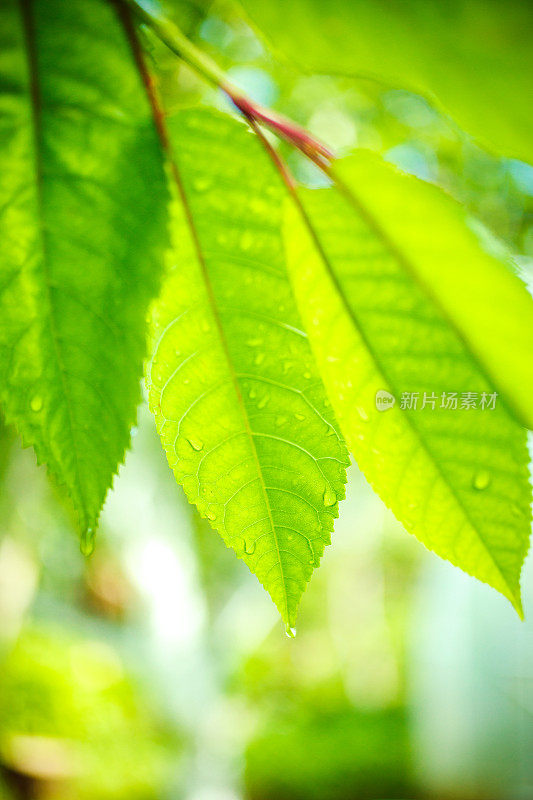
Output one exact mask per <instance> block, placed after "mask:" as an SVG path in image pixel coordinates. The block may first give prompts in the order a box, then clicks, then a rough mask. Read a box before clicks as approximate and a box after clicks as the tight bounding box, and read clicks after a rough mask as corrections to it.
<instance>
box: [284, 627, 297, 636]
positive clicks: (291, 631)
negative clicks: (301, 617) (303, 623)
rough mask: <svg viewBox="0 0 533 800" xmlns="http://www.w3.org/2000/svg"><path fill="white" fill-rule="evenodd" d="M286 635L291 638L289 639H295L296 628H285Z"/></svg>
mask: <svg viewBox="0 0 533 800" xmlns="http://www.w3.org/2000/svg"><path fill="white" fill-rule="evenodd" d="M285 634H286V635H287V636H288V637H289V639H294V637H295V636H296V628H291V626H290V625H287V627H286V628H285Z"/></svg>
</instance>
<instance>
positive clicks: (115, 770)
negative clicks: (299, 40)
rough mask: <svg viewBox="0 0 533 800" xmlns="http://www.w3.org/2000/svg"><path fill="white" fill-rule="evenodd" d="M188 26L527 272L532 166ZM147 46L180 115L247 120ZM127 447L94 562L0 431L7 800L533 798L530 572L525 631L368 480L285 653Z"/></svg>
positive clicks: (363, 92) (230, 63) (251, 41)
mask: <svg viewBox="0 0 533 800" xmlns="http://www.w3.org/2000/svg"><path fill="white" fill-rule="evenodd" d="M173 13H174V14H175V15H176V19H177V20H178V21H179V22H180V24H181V25H182V27H183V28H184V29H185V30H186V31H187V32H188V34H189V35H190V36H191V37H193V38H194V39H195V40H196V41H197V43H199V44H200V45H201V46H202V47H203V48H204V49H205V50H206V51H207V52H209V53H210V54H211V55H212V56H213V57H214V58H216V60H217V61H218V62H219V63H220V64H221V65H222V66H223V67H224V68H225V69H226V70H227V72H228V74H229V76H230V78H231V79H232V81H233V82H234V83H236V84H237V85H239V86H240V87H242V88H243V89H244V90H246V91H247V92H248V93H249V94H250V95H251V96H252V97H254V98H255V99H256V100H257V101H259V102H261V103H264V104H265V105H269V106H271V107H274V108H276V109H278V110H279V111H281V112H283V113H285V114H287V115H289V116H290V117H292V118H293V119H295V120H297V121H298V122H300V123H302V124H304V125H305V126H307V127H308V128H309V129H310V130H311V131H312V132H313V133H315V134H316V135H317V136H319V137H321V138H322V139H323V140H324V141H325V142H326V143H327V144H328V145H330V146H331V147H332V148H333V149H334V150H335V151H336V152H337V153H338V154H339V155H342V154H345V153H347V152H349V151H350V150H351V149H353V148H354V147H369V148H371V149H374V150H376V151H378V152H380V153H382V154H383V155H384V156H385V158H387V159H388V160H390V161H391V162H393V163H395V164H397V165H398V166H399V167H401V168H402V169H404V170H406V171H408V172H412V173H414V174H416V175H418V176H419V177H421V178H422V179H424V180H428V181H432V182H435V183H437V184H439V185H441V186H442V187H444V188H445V189H446V190H447V191H449V192H450V193H451V194H452V195H454V196H455V197H456V198H458V199H459V200H460V201H461V202H463V203H464V204H466V206H467V207H468V208H469V210H470V211H471V212H472V225H473V226H475V228H476V229H477V231H478V232H479V235H480V236H481V237H482V238H483V240H484V242H485V245H486V246H487V247H489V248H496V249H497V250H498V251H500V252H502V251H506V252H507V253H510V254H512V256H513V258H514V260H515V263H516V264H517V266H518V269H519V270H520V271H521V273H522V275H523V277H524V279H525V280H528V279H529V280H531V275H532V274H533V268H532V265H533V215H532V210H533V169H532V168H531V167H529V166H527V165H525V164H523V163H521V162H518V161H514V160H506V159H498V158H493V157H492V156H490V155H489V154H487V153H485V152H483V151H482V150H481V149H479V148H478V147H477V146H476V145H475V143H474V142H473V141H472V140H471V139H469V138H468V137H467V136H466V135H464V134H462V133H461V132H460V131H459V130H458V129H457V128H456V127H455V126H454V124H453V122H452V121H451V120H449V119H447V118H445V117H444V116H442V115H440V114H438V113H437V112H435V111H434V110H432V109H431V107H430V106H429V105H428V104H427V103H426V101H424V100H423V99H421V98H420V97H417V96H415V95H412V94H409V93H408V92H405V91H399V90H392V89H390V88H387V87H385V86H383V85H380V84H378V83H377V82H372V81H369V80H365V81H363V80H357V81H356V80H347V79H336V78H332V77H327V76H320V75H314V76H309V75H302V74H301V73H299V72H298V71H297V70H296V69H294V68H293V67H291V65H290V64H288V63H285V62H283V61H276V60H274V59H273V58H272V56H271V55H269V53H267V52H266V50H265V48H264V46H263V44H262V43H261V41H260V40H259V39H258V38H257V36H256V35H255V34H254V32H253V30H252V29H251V27H250V26H248V25H247V24H246V23H244V22H243V20H242V17H240V16H239V15H238V14H236V13H235V11H234V9H233V8H232V6H231V5H228V4H226V3H220V4H219V3H215V4H214V5H213V6H211V7H210V9H209V10H208V11H206V10H205V9H204V8H203V7H198V6H197V5H195V4H193V3H190V4H189V3H182V4H180V5H177V4H174V6H173ZM146 44H147V47H148V48H149V50H150V53H151V59H152V60H153V68H154V69H155V70H156V71H157V73H158V75H159V82H160V89H161V92H162V94H163V96H164V98H165V100H166V104H167V107H168V108H169V109H170V110H173V109H175V108H178V107H180V106H182V105H189V104H196V103H203V104H206V105H215V106H218V107H222V108H225V109H226V110H228V111H231V109H229V107H228V105H227V102H226V101H225V100H224V99H223V97H222V96H221V95H220V94H217V93H216V92H215V91H214V90H211V89H209V88H206V87H205V85H204V84H202V83H201V82H200V80H199V79H198V78H197V77H195V76H194V75H193V74H192V73H191V72H190V71H189V70H188V68H186V67H184V66H182V65H180V64H179V63H178V62H177V61H176V59H175V57H174V56H172V55H170V54H169V53H167V52H165V51H164V49H163V48H162V46H161V45H159V44H158V43H156V42H155V41H153V40H152V39H151V38H150V37H149V35H148V34H147V40H146ZM281 150H282V152H283V153H284V155H285V156H286V157H287V159H288V161H289V164H290V166H291V168H292V170H293V171H294V173H295V174H296V175H297V176H298V178H299V179H300V180H301V181H303V182H304V183H307V184H309V185H311V186H314V185H320V184H321V183H322V182H323V178H322V176H321V175H320V174H319V173H318V172H317V171H316V170H315V168H314V167H312V166H311V165H310V164H309V163H307V162H306V161H305V160H304V159H303V158H302V157H301V156H299V155H298V154H296V153H294V152H291V151H290V149H289V148H288V146H285V145H281ZM133 434H134V436H133V449H132V451H131V452H130V453H129V455H128V456H127V459H126V464H125V466H124V467H122V468H121V471H120V474H119V476H118V478H117V479H116V481H115V487H114V490H113V491H112V492H111V493H110V496H109V498H108V501H107V503H106V507H105V511H104V514H103V517H102V521H101V525H100V530H99V533H98V537H97V546H96V550H95V553H94V554H93V556H91V557H90V558H85V557H84V556H82V554H81V553H80V550H79V546H78V542H77V539H76V534H75V531H74V529H73V526H72V524H71V521H70V519H69V516H68V513H67V511H65V509H64V506H63V505H62V503H61V501H60V499H59V497H58V495H57V494H56V493H55V492H54V490H53V489H51V488H50V485H49V483H48V481H47V478H46V475H45V472H44V470H43V469H42V468H37V467H36V466H35V459H34V456H33V454H32V452H31V451H28V450H22V449H21V447H20V445H19V443H18V440H17V439H16V437H15V435H14V433H13V432H12V431H11V430H9V429H7V428H0V436H1V439H0V480H1V493H0V661H1V664H0V798H1V800H18V799H20V800H26V798H28V799H29V798H35V799H36V800H37V799H38V800H41V799H42V800H70V799H71V798H72V800H74V798H87V799H89V798H91V800H118V799H119V798H128V800H156V799H157V800H166V799H167V798H168V800H170V799H172V800H181V799H182V798H183V800H244V799H245V798H246V799H249V800H351V799H352V798H354V799H357V800H367V799H368V800H370V799H372V800H387V799H388V800H393V799H394V800H415V799H416V798H441V799H442V800H447V799H450V800H452V799H453V800H531V798H532V797H533V622H532V619H533V567H530V568H529V569H528V566H527V565H526V570H525V575H524V580H523V592H524V606H525V612H526V622H525V623H520V621H519V620H518V618H517V617H516V615H515V614H514V612H513V611H512V609H511V607H510V606H508V604H507V603H506V601H505V600H504V599H503V598H501V597H499V596H497V595H496V593H495V592H493V591H492V590H490V589H489V588H487V587H486V586H483V585H481V584H478V583H476V582H475V581H474V580H473V579H469V578H467V577H466V576H464V575H463V574H462V573H460V572H459V571H458V570H455V569H454V568H452V567H450V566H449V565H447V564H445V563H443V562H441V561H439V560H438V559H437V558H436V557H435V556H433V555H431V554H429V553H427V552H426V551H425V550H424V549H423V548H422V546H421V545H419V544H418V543H417V542H416V541H415V540H414V539H413V538H412V537H410V536H409V535H407V534H406V533H404V532H403V530H402V529H401V528H400V526H399V525H398V524H397V523H396V522H395V520H394V518H393V517H392V515H391V514H390V513H389V512H388V511H387V510H386V509H385V508H384V507H383V504H382V503H381V502H380V501H379V500H378V499H377V498H376V496H375V495H374V494H373V492H372V491H371V489H370V488H369V487H368V485H367V484H366V482H365V480H364V478H362V476H361V475H360V473H359V472H358V470H357V468H356V467H355V466H353V467H352V468H351V469H350V470H349V490H348V498H347V500H346V501H345V502H344V503H343V507H342V515H341V516H342V518H341V520H339V521H338V522H337V525H336V530H335V533H334V546H333V547H332V548H328V550H327V551H326V555H325V556H324V559H323V562H322V566H321V568H320V570H319V571H318V572H317V573H316V574H315V576H314V578H313V581H312V582H311V584H310V587H309V589H308V591H307V593H306V594H305V595H304V599H303V602H302V607H301V613H300V617H299V625H298V634H297V636H296V638H295V639H294V640H291V639H289V638H287V637H286V636H285V635H284V632H283V628H282V625H281V622H280V620H279V619H278V617H277V614H276V612H275V609H274V607H273V605H272V603H271V602H270V600H269V598H268V597H267V595H266V593H265V592H264V591H263V589H262V588H261V587H260V585H259V584H258V582H257V581H256V579H255V578H254V577H253V576H251V575H250V574H249V573H248V572H247V570H246V568H245V566H244V565H243V564H242V563H241V562H239V561H237V559H236V558H235V556H234V555H233V553H232V552H231V551H229V550H226V549H225V547H224V545H223V543H222V541H221V540H220V539H219V537H217V535H216V534H215V533H214V532H213V531H212V530H211V529H210V528H208V527H207V526H206V525H205V524H204V522H203V521H202V520H200V519H199V518H198V517H197V516H196V514H195V512H194V511H193V509H191V508H189V507H188V506H187V505H186V503H185V501H184V497H183V493H182V491H181V489H180V488H179V487H178V486H176V484H175V482H174V479H173V476H172V474H171V472H170V471H169V469H168V467H167V465H166V462H165V460H164V457H163V454H162V452H161V448H160V445H159V443H158V440H157V437H156V433H155V430H154V424H153V421H152V420H151V418H150V415H149V414H148V412H147V410H146V407H145V406H143V407H142V408H141V409H140V412H139V423H138V428H137V429H135V430H134V431H133Z"/></svg>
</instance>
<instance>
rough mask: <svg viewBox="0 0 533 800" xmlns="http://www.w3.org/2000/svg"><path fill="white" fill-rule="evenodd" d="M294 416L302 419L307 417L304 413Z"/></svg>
mask: <svg viewBox="0 0 533 800" xmlns="http://www.w3.org/2000/svg"><path fill="white" fill-rule="evenodd" d="M294 416H295V417H296V419H299V420H300V421H302V420H303V419H305V415H304V414H295V415H294Z"/></svg>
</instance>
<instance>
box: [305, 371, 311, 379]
mask: <svg viewBox="0 0 533 800" xmlns="http://www.w3.org/2000/svg"><path fill="white" fill-rule="evenodd" d="M310 377H311V373H310V372H304V378H305V379H306V381H308V380H309V378H310Z"/></svg>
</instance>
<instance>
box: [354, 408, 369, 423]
mask: <svg viewBox="0 0 533 800" xmlns="http://www.w3.org/2000/svg"><path fill="white" fill-rule="evenodd" d="M356 411H357V413H358V414H359V416H360V417H361V419H362V420H363V422H368V414H367V413H366V411H365V409H364V408H361V406H357V407H356Z"/></svg>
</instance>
